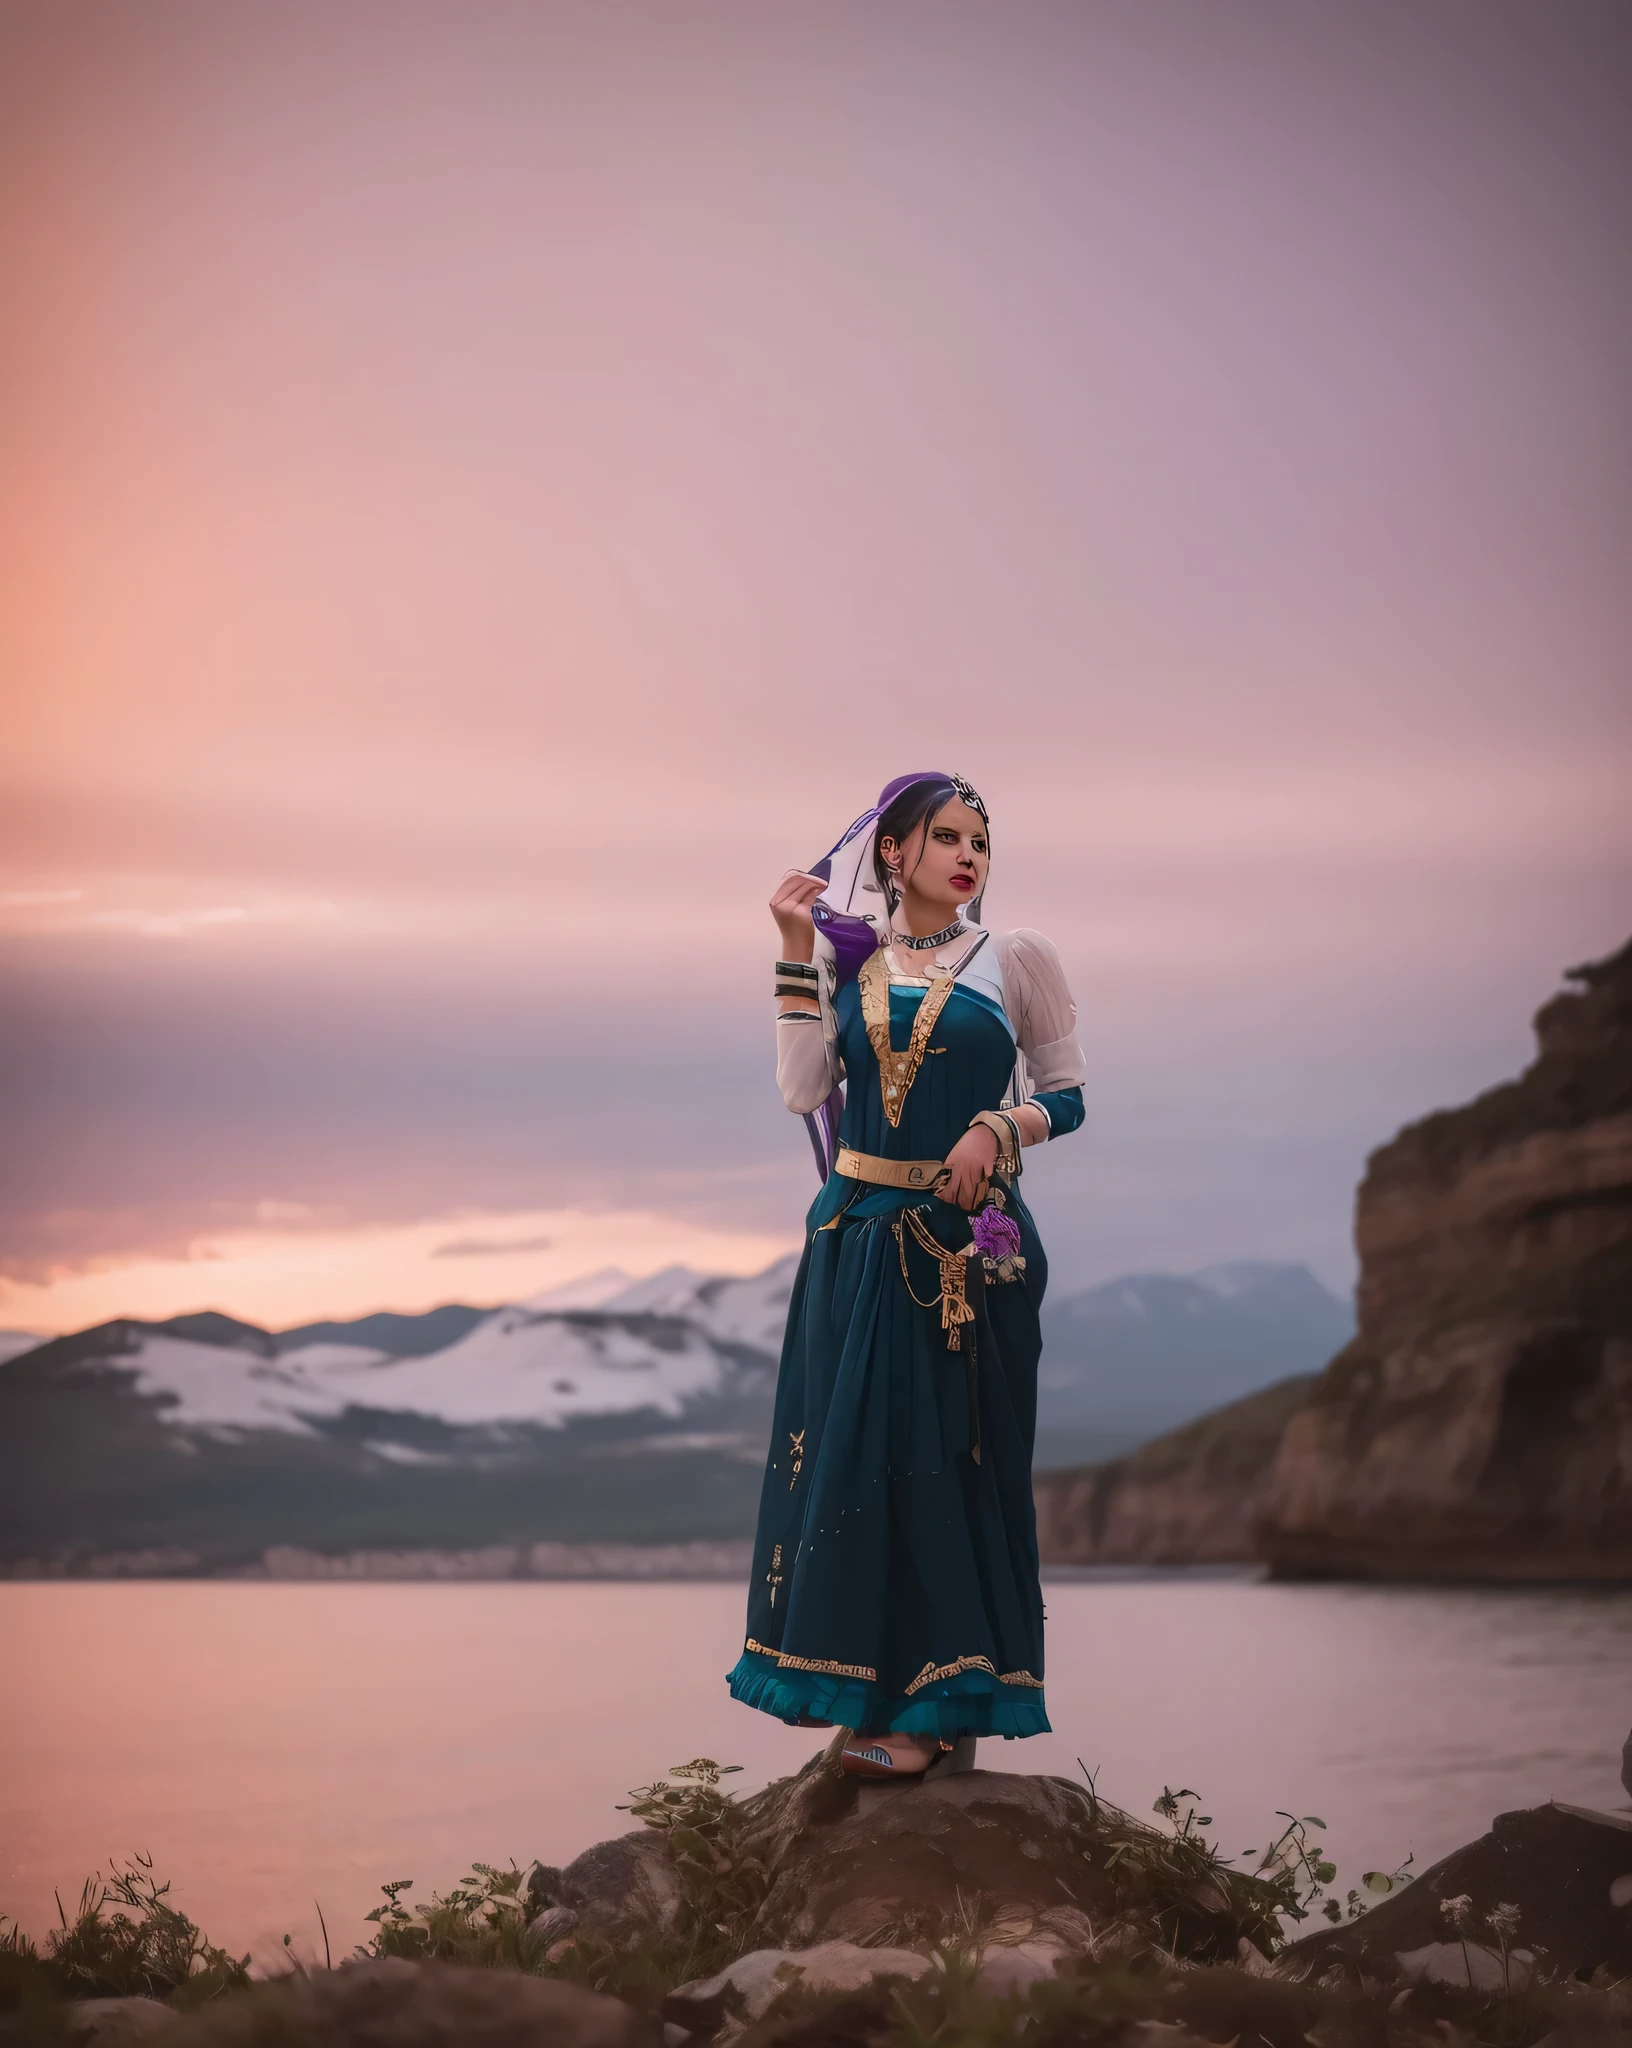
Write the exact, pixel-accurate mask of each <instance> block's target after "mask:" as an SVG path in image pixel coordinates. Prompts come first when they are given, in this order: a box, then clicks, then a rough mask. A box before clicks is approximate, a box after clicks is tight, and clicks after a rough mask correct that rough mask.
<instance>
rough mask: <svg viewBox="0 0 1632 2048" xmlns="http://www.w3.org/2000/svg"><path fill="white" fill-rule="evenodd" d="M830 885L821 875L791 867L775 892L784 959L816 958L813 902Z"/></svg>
mask: <svg viewBox="0 0 1632 2048" xmlns="http://www.w3.org/2000/svg"><path fill="white" fill-rule="evenodd" d="M826 887H827V884H826V883H825V882H824V881H823V880H822V878H821V876H820V875H807V874H806V873H805V871H804V869H803V868H789V869H788V872H787V873H786V874H785V875H784V876H783V877H782V879H781V881H780V882H778V883H777V885H776V887H775V889H774V890H773V891H772V892H771V915H772V917H774V918H775V919H776V929H777V931H778V932H779V933H780V934H781V937H782V957H783V959H784V960H814V959H815V957H816V927H815V926H814V925H813V924H812V923H811V921H810V906H811V905H812V904H813V903H814V902H815V901H816V898H817V897H818V896H820V895H821V893H822V891H823V890H824V889H825V888H826Z"/></svg>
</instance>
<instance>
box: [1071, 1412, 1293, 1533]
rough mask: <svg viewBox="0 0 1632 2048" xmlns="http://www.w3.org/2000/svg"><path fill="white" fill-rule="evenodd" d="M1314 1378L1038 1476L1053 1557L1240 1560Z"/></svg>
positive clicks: (1253, 1530)
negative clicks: (1110, 1455) (1096, 1459)
mask: <svg viewBox="0 0 1632 2048" xmlns="http://www.w3.org/2000/svg"><path fill="white" fill-rule="evenodd" d="M1314 1384H1315V1380H1314V1376H1313V1375H1312V1374H1309V1373H1301V1374H1299V1375H1298V1376H1297V1377H1295V1378H1293V1379H1287V1380H1280V1381H1278V1382H1277V1383H1276V1385H1274V1386H1272V1387H1264V1388H1263V1389H1261V1391H1260V1392H1258V1393H1256V1394H1248V1395H1247V1396H1246V1398H1245V1399H1244V1400H1241V1401H1232V1402H1230V1404H1229V1405H1228V1406H1227V1407H1225V1408H1219V1409H1217V1410H1215V1411H1214V1413H1212V1414H1211V1415H1203V1416H1201V1417H1200V1418H1199V1419H1198V1420H1196V1421H1195V1422H1188V1423H1186V1424H1185V1425H1184V1427H1183V1428H1182V1429H1175V1430H1172V1431H1170V1432H1169V1433H1168V1434H1167V1435H1166V1436H1161V1437H1158V1438H1157V1439H1156V1441H1155V1442H1154V1443H1149V1444H1146V1445H1144V1446H1143V1447H1142V1448H1141V1449H1140V1450H1137V1451H1134V1452H1133V1453H1132V1454H1131V1455H1130V1456H1128V1457H1126V1458H1117V1459H1114V1460H1112V1462H1110V1463H1109V1464H1104V1465H1090V1466H1084V1467H1081V1468H1079V1469H1077V1470H1074V1471H1066V1472H1041V1473H1039V1474H1038V1475H1037V1479H1036V1482H1035V1491H1036V1496H1037V1541H1038V1546H1039V1548H1040V1550H1041V1552H1042V1558H1043V1562H1044V1563H1045V1564H1236V1563H1241V1562H1245V1561H1247V1560H1250V1559H1251V1558H1253V1557H1254V1556H1255V1555H1256V1538H1255V1524H1256V1521H1257V1518H1258V1516H1259V1514H1260V1513H1261V1511H1262V1509H1263V1506H1264V1502H1265V1498H1266V1495H1267V1491H1268V1485H1269V1476H1270V1472H1271V1470H1272V1469H1273V1467H1274V1463H1275V1453H1276V1450H1277V1448H1278V1447H1279V1445H1280V1441H1281V1437H1282V1434H1283V1432H1284V1431H1285V1428H1286V1425H1287V1421H1288V1419H1289V1417H1290V1416H1292V1415H1293V1414H1294V1413H1295V1412H1296V1410H1297V1409H1299V1408H1300V1407H1301V1406H1302V1405H1303V1402H1304V1400H1305V1399H1306V1398H1307V1396H1308V1393H1309V1390H1310V1388H1311V1387H1312V1386H1313V1385H1314Z"/></svg>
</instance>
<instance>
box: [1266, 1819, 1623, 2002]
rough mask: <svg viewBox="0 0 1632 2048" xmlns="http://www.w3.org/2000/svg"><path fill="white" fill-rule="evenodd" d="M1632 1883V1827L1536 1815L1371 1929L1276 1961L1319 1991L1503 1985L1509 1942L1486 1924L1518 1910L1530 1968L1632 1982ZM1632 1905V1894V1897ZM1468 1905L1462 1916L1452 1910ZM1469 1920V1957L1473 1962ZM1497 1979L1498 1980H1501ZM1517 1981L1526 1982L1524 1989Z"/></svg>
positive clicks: (1359, 1923)
mask: <svg viewBox="0 0 1632 2048" xmlns="http://www.w3.org/2000/svg"><path fill="white" fill-rule="evenodd" d="M1626 1878H1632V1819H1628V1818H1626V1817H1624V1816H1622V1815H1620V1814H1609V1813H1592V1812H1589V1811H1588V1810H1587V1809H1586V1808H1585V1807H1578V1806H1534V1807H1526V1808H1522V1809H1520V1810H1519V1811H1517V1812H1515V1813H1502V1814H1498V1815H1497V1816H1496V1819H1495V1821H1494V1823H1493V1824H1492V1826H1491V1830H1490V1833H1489V1834H1488V1835H1481V1836H1480V1837H1479V1839H1478V1840H1477V1841H1476V1842H1470V1843H1468V1844H1467V1846H1466V1847H1465V1848H1462V1849H1457V1850H1455V1851H1453V1853H1452V1854H1451V1855H1449V1856H1447V1857H1445V1858H1444V1860H1443V1861H1442V1862H1439V1863H1436V1864H1435V1865H1434V1866H1433V1868H1432V1869H1431V1870H1427V1871H1425V1872H1424V1873H1423V1875H1422V1876H1421V1877H1419V1878H1418V1879H1417V1881H1416V1883H1415V1884H1411V1885H1407V1886H1406V1887H1405V1888H1404V1890H1402V1891H1399V1892H1397V1893H1395V1894H1394V1896H1393V1897H1392V1898H1388V1899H1385V1900H1383V1901H1382V1903H1381V1904H1379V1905H1377V1906H1375V1907H1374V1908H1373V1909H1372V1910H1371V1912H1369V1913H1367V1914H1366V1915H1365V1916H1364V1917H1363V1918H1362V1919H1359V1920H1354V1921H1350V1922H1349V1923H1348V1924H1347V1925H1346V1926H1342V1927H1327V1928H1321V1929H1319V1930H1318V1931H1317V1932H1315V1933H1313V1934H1306V1935H1305V1936H1304V1937H1303V1939H1302V1940H1301V1941H1297V1942H1294V1943H1293V1944H1292V1945H1291V1946H1290V1947H1289V1948H1287V1949H1286V1950H1284V1951H1283V1952H1282V1954H1281V1956H1280V1957H1278V1958H1277V1960H1276V1965H1275V1967H1276V1970H1277V1972H1278V1973H1280V1974H1283V1975H1284V1974H1291V1975H1295V1976H1298V1977H1302V1978H1311V1979H1314V1980H1315V1981H1317V1982H1318V1981H1319V1980H1320V1979H1321V1978H1322V1977H1323V1976H1324V1974H1325V1973H1326V1972H1327V1971H1329V1970H1331V1969H1333V1968H1336V1969H1339V1970H1341V1971H1342V1973H1343V1974H1344V1975H1345V1976H1346V1977H1349V1978H1350V1979H1358V1978H1359V1977H1360V1976H1361V1975H1365V1976H1370V1977H1383V1978H1388V1977H1415V1978H1419V1979H1421V1978H1426V1979H1430V1980H1433V1981H1437V1982H1441V1983H1445V1982H1451V1983H1458V1984H1466V1983H1467V1982H1468V1978H1469V1974H1470V1968H1471V1973H1472V1976H1473V1981H1474V1984H1475V1986H1476V1987H1482V1988H1486V1989H1489V1988H1492V1987H1493V1986H1494V1985H1497V1984H1499V1983H1500V1982H1501V1981H1502V1979H1501V1942H1500V1940H1498V1938H1497V1937H1496V1934H1495V1932H1494V1931H1493V1930H1492V1928H1491V1927H1490V1925H1489V1924H1488V1921H1487V1918H1486V1916H1487V1915H1488V1914H1490V1913H1491V1912H1492V1911H1493V1909H1495V1908H1497V1907H1499V1906H1509V1907H1514V1908H1516V1909H1517V1920H1516V1922H1515V1923H1514V1924H1513V1926H1512V1928H1511V1930H1510V1931H1509V1932H1508V1934H1507V1937H1506V1938H1507V1945H1508V1949H1509V1954H1510V1957H1511V1956H1512V1955H1513V1953H1514V1952H1515V1951H1517V1952H1519V1954H1520V1968H1521V1969H1526V1970H1527V1969H1528V1967H1529V1960H1528V1959H1531V1958H1538V1957H1539V1958H1540V1960H1541V1962H1542V1963H1543V1965H1544V1967H1545V1968H1546V1970H1547V1971H1548V1973H1549V1974H1556V1975H1558V1976H1562V1977H1580V1978H1583V1979H1585V1978H1590V1977H1591V1975H1592V1973H1593V1972H1594V1970H1596V1969H1599V1968H1605V1969H1608V1970H1609V1971H1611V1972H1612V1973H1613V1974H1614V1975H1615V1976H1617V1977H1625V1976H1627V1975H1628V1974H1629V1973H1632V1911H1628V1909H1627V1907H1626V1906H1625V1905H1617V1904H1616V1903H1615V1899H1616V1892H1617V1886H1618V1885H1620V1882H1621V1880H1623V1879H1626ZM1623 1895H1625V1896H1627V1897H1632V1885H1628V1886H1625V1887H1623ZM1458 1900H1465V1901H1466V1902H1467V1904H1466V1906H1465V1908H1464V1909H1463V1910H1462V1912H1461V1914H1460V1915H1458V1914H1456V1913H1455V1912H1454V1911H1453V1912H1452V1913H1447V1912H1446V1911H1445V1910H1444V1906H1445V1902H1446V1901H1452V1902H1455V1901H1458ZM1459 1918H1460V1920H1461V1923H1462V1927H1465V1929H1466V1934H1465V1938H1466V1941H1467V1945H1468V1952H1469V1953H1468V1958H1467V1959H1464V1957H1463V1954H1462V1939H1461V1938H1460V1934H1461V1930H1460V1929H1459V1926H1458V1919H1459ZM1493 1972H1494V1974H1493ZM1516 1981H1517V1979H1516V1977H1515V1982H1516Z"/></svg>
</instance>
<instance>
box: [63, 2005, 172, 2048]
mask: <svg viewBox="0 0 1632 2048" xmlns="http://www.w3.org/2000/svg"><path fill="white" fill-rule="evenodd" d="M176 2017H177V2016H176V2014H175V2012H174V2011H173V2010H172V2008H171V2007H169V2006H168V2005H163V2004H161V2003H160V2001H159V2000H158V1999H156V1998H84V1999H80V2000H78V2001H77V2002H76V2003H75V2004H73V2005H70V2006H68V2007H67V2008H66V2009H65V2012H64V2015H63V2024H64V2031H65V2032H66V2033H67V2036H68V2039H69V2040H70V2041H78V2042H83V2043H84V2044H85V2048H126V2044H127V2043H131V2042H136V2041H150V2040H152V2039H154V2038H155V2036H157V2035H159V2034H166V2033H169V2032H171V2031H172V2030H173V2029H174V2027H175V2024H176Z"/></svg>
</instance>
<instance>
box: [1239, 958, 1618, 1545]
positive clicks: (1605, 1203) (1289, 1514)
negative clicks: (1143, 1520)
mask: <svg viewBox="0 0 1632 2048" xmlns="http://www.w3.org/2000/svg"><path fill="white" fill-rule="evenodd" d="M1567 978H1568V980H1570V981H1571V982H1572V983H1574V984H1575V986H1574V988H1573V989H1571V990H1570V991H1568V992H1566V993H1565V994H1563V995H1560V996H1557V997H1555V998H1554V999H1553V1000H1552V1001H1551V1002H1549V1003H1548V1004H1547V1005H1546V1006H1545V1007H1544V1008H1543V1009H1542V1010H1541V1011H1540V1013H1539V1014H1538V1015H1537V1017H1536V1037H1537V1045H1538V1049H1537V1056H1536V1058H1535V1060H1534V1062H1533V1063H1532V1064H1531V1066H1530V1067H1529V1068H1528V1069H1527V1070H1526V1071H1525V1073H1524V1074H1523V1075H1522V1076H1521V1077H1520V1078H1519V1079H1518V1080H1517V1081H1513V1082H1510V1083H1508V1084H1507V1085H1505V1086H1503V1087H1500V1088H1495V1089H1493V1090H1491V1091H1490V1092H1489V1093H1488V1094H1485V1095H1482V1096H1480V1097H1479V1098H1478V1100H1477V1101H1474V1102H1471V1103H1469V1104H1467V1105H1466V1106H1465V1107H1464V1108H1461V1109H1454V1110H1445V1111H1441V1112H1440V1113H1439V1114H1437V1115H1434V1116H1430V1117H1427V1118H1425V1119H1424V1120H1423V1121H1422V1122H1421V1123H1418V1124H1413V1125H1411V1126H1409V1127H1408V1128H1407V1129H1405V1130H1403V1131H1401V1132H1400V1134H1399V1136H1398V1137H1396V1138H1395V1139H1394V1141H1393V1142H1392V1143H1391V1144H1389V1145H1385V1146H1384V1147H1383V1148H1382V1149H1381V1150H1380V1151H1378V1152H1376V1153H1374V1154H1373V1155H1372V1158H1371V1160H1370V1161H1369V1163H1368V1167H1367V1171H1366V1176H1365V1179H1364V1181H1363V1182H1362V1184H1361V1187H1360V1192H1359V1199H1358V1205H1357V1210H1356V1221H1355V1238H1356V1245H1357V1249H1358V1251H1359V1254H1360V1265H1361V1278H1360V1289H1359V1334H1358V1335H1357V1337H1356V1338H1355V1340H1354V1342H1353V1343H1352V1344H1350V1345H1348V1346H1347V1347H1346V1348H1345V1349H1344V1350H1343V1351H1342V1352H1340V1353H1339V1355H1338V1356H1337V1358H1336V1359H1334V1360H1333V1362H1332V1364H1331V1365H1330V1366H1329V1367H1328V1368H1327V1370H1326V1372H1325V1373H1324V1374H1323V1375H1322V1376H1321V1377H1320V1379H1319V1380H1318V1381H1317V1382H1316V1384H1315V1387H1314V1389H1313V1391H1312V1393H1311V1394H1310V1397H1309V1399H1308V1401H1307V1402H1306V1403H1305V1404H1304V1405H1303V1406H1302V1407H1301V1408H1300V1409H1299V1411H1298V1412H1297V1413H1296V1414H1295V1415H1294V1416H1293V1417H1292V1419H1291V1421H1290V1422H1289V1423H1288V1425H1287V1428H1286V1433H1285V1435H1284V1437H1283V1439H1282V1441H1281V1445H1280V1449H1279V1452H1278V1454H1277V1456H1276V1460H1275V1464H1274V1470H1273V1474H1272V1477H1271V1480H1270V1484H1269V1488H1268V1498H1267V1501H1266V1503H1265V1506H1264V1510H1263V1513H1262V1516H1261V1519H1260V1523H1259V1536H1260V1541H1261V1544H1262V1549H1263V1553H1264V1555H1266V1556H1267V1557H1268V1559H1269V1561H1270V1564H1271V1567H1272V1569H1273V1570H1274V1572H1275V1573H1276V1574H1277V1575H1278V1576H1281V1577H1285V1578H1309V1577H1339V1576H1340V1577H1367V1578H1458V1579H1491V1580H1498V1579H1499V1580H1525V1579H1530V1580H1558V1579H1598V1580H1614V1579H1628V1578H1632V945H1628V946H1626V947H1623V948H1622V950H1621V951H1620V952H1619V953H1617V954H1616V955H1615V956H1614V957H1613V958H1612V959H1608V960H1604V961H1600V962H1598V963H1596V964H1594V965H1591V966H1587V967H1580V968H1575V969H1573V970H1572V971H1571V972H1570V974H1569V976H1568V977H1567Z"/></svg>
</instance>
